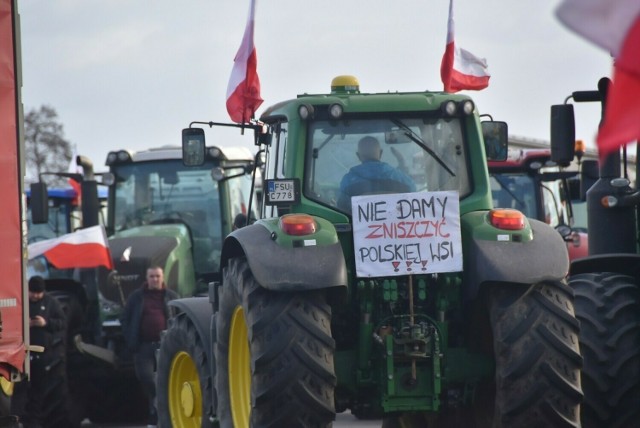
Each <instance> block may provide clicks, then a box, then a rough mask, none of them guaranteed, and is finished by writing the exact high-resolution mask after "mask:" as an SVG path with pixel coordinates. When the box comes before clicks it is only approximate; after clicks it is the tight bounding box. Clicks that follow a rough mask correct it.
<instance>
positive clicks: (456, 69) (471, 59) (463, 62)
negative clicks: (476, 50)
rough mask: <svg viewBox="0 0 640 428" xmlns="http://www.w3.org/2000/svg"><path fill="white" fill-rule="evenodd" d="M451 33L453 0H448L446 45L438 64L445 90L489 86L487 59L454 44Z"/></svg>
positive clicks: (452, 30)
mask: <svg viewBox="0 0 640 428" xmlns="http://www.w3.org/2000/svg"><path fill="white" fill-rule="evenodd" d="M453 34H454V23H453V0H450V1H449V21H448V23H447V46H446V49H445V51H444V55H443V56H442V63H441V64H440V77H441V78H442V83H443V84H444V90H445V92H458V91H461V90H463V89H473V90H480V89H484V88H486V87H487V86H489V78H490V77H491V75H490V74H489V69H488V66H487V60H485V59H484V58H479V57H477V56H475V55H474V54H472V53H471V52H469V51H467V50H465V49H462V48H460V47H458V46H456V44H455V41H454V35H453Z"/></svg>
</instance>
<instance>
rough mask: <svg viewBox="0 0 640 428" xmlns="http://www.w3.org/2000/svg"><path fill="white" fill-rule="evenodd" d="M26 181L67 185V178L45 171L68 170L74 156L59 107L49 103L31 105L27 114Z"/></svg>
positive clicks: (25, 127)
mask: <svg viewBox="0 0 640 428" xmlns="http://www.w3.org/2000/svg"><path fill="white" fill-rule="evenodd" d="M24 142H25V163H26V165H25V167H26V177H25V182H26V183H31V182H35V181H38V178H39V177H40V178H41V179H42V181H44V182H46V183H47V184H48V185H49V186H67V179H66V178H60V177H56V176H54V175H48V174H44V175H42V176H41V174H43V173H45V172H67V171H68V170H69V165H70V162H71V157H72V156H73V150H72V146H71V143H70V142H69V140H67V139H66V138H65V137H64V127H63V125H62V123H61V121H60V118H59V117H58V113H57V112H56V110H55V109H54V108H53V107H51V106H48V105H43V106H41V107H40V108H39V109H31V110H29V111H28V112H27V114H26V115H25V117H24Z"/></svg>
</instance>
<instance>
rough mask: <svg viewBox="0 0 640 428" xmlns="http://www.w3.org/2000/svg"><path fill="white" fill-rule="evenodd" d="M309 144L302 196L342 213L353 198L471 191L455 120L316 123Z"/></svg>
mask: <svg viewBox="0 0 640 428" xmlns="http://www.w3.org/2000/svg"><path fill="white" fill-rule="evenodd" d="M309 141H310V150H309V151H308V153H310V156H309V160H308V161H309V162H310V164H309V167H308V169H307V171H309V173H308V175H307V177H306V181H305V194H306V196H307V197H308V198H310V199H314V200H316V201H318V202H321V203H323V204H327V205H331V206H333V207H336V208H338V209H339V210H341V211H344V212H350V207H351V204H350V198H351V196H358V195H364V194H381V193H403V192H415V191H425V190H428V191H440V190H456V191H458V192H460V196H461V197H464V196H465V195H467V194H468V193H469V192H470V184H469V171H468V165H467V157H466V154H465V153H466V149H465V142H464V140H463V136H462V130H461V126H460V122H459V120H458V119H446V120H445V119H442V118H415V117H413V118H401V117H399V118H393V119H361V120H352V119H348V120H344V121H316V122H314V123H313V124H312V125H311V128H310V140H309Z"/></svg>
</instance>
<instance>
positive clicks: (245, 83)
mask: <svg viewBox="0 0 640 428" xmlns="http://www.w3.org/2000/svg"><path fill="white" fill-rule="evenodd" d="M255 8H256V2H255V0H251V4H250V6H249V18H248V19H247V26H246V28H245V30H244V36H243V37H242V43H241V44H240V48H239V49H238V52H237V53H236V57H235V59H234V64H233V69H232V70H231V78H230V79H229V86H227V112H228V113H229V116H230V117H231V120H233V121H234V122H236V123H248V122H249V121H250V120H251V118H253V115H254V114H255V112H256V110H257V109H258V107H260V104H262V101H263V100H262V98H260V79H259V78H258V71H257V66H258V59H257V55H256V47H255V45H254V43H253V30H254V23H255V19H254V18H255Z"/></svg>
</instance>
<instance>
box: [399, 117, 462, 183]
mask: <svg viewBox="0 0 640 428" xmlns="http://www.w3.org/2000/svg"><path fill="white" fill-rule="evenodd" d="M391 122H393V123H394V124H396V125H398V126H399V127H400V128H402V129H403V131H404V135H406V136H407V137H409V138H410V139H411V141H413V142H414V143H416V144H417V145H418V146H420V147H421V148H422V149H423V150H424V151H425V152H427V153H429V154H430V155H431V157H432V158H433V159H435V161H436V162H438V163H439V164H440V166H441V167H443V168H444V169H446V170H447V172H448V173H449V174H451V176H452V177H455V176H456V174H455V173H454V172H453V171H452V170H451V168H449V167H448V166H447V164H446V163H444V161H443V160H442V158H441V157H440V156H438V154H437V153H436V152H434V151H433V150H432V149H431V148H429V146H427V145H426V144H425V142H424V141H422V138H420V136H418V135H417V134H416V133H415V132H413V131H412V130H411V128H409V127H408V126H407V125H406V124H405V123H404V122H402V121H401V120H400V119H391Z"/></svg>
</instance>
